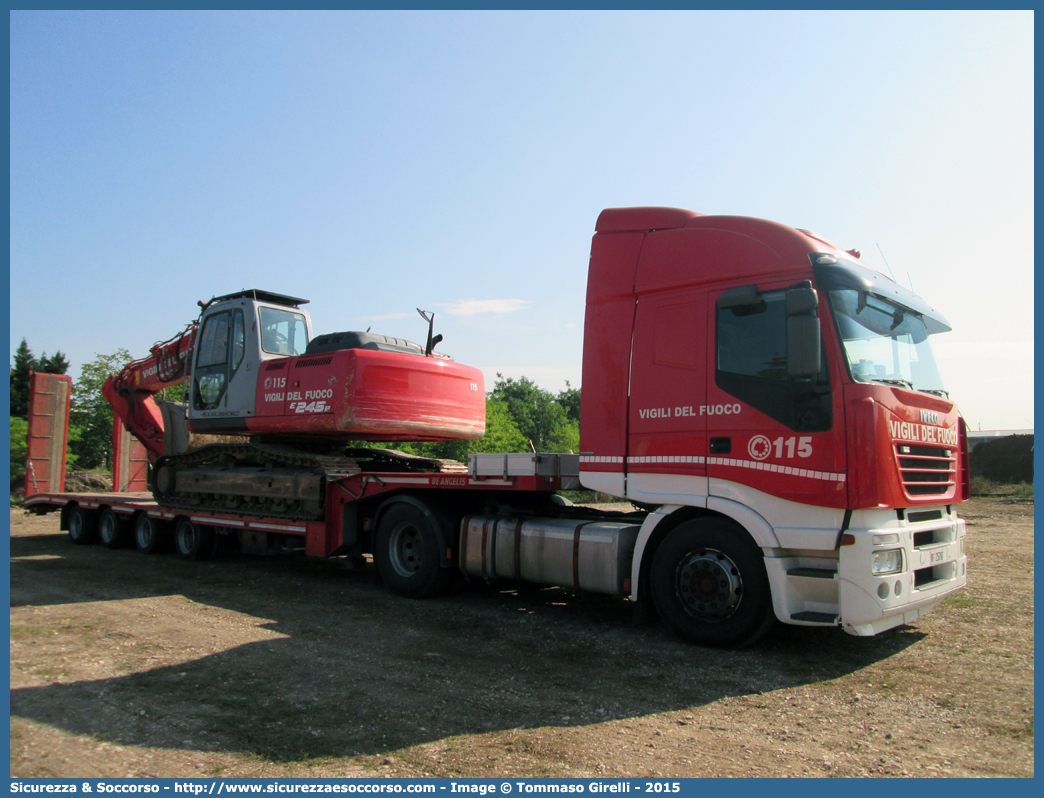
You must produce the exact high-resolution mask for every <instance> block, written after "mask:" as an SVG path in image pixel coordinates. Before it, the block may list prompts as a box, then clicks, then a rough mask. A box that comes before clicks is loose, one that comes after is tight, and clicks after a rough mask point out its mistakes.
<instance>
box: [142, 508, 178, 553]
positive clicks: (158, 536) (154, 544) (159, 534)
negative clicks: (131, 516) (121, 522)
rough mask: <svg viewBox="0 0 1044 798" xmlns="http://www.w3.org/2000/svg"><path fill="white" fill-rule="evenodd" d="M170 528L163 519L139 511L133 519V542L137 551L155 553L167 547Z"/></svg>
mask: <svg viewBox="0 0 1044 798" xmlns="http://www.w3.org/2000/svg"><path fill="white" fill-rule="evenodd" d="M169 537H170V528H169V526H168V524H167V523H166V522H165V521H162V520H160V519H159V518H152V517H151V516H150V515H149V514H148V513H141V514H140V515H138V517H137V519H135V521H134V543H135V545H136V546H137V547H138V551H141V552H144V553H145V554H156V553H157V552H160V551H165V550H166V549H167V548H168V545H167V544H168V541H169Z"/></svg>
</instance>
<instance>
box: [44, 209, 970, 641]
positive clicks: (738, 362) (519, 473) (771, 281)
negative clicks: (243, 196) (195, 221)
mask: <svg viewBox="0 0 1044 798" xmlns="http://www.w3.org/2000/svg"><path fill="white" fill-rule="evenodd" d="M304 302H305V300H301V299H296V298H293V297H286V296H282V295H278V294H271V293H265V292H257V291H248V292H241V293H239V294H230V295H227V296H225V297H219V298H217V299H215V300H211V302H209V303H206V304H204V303H201V305H203V310H202V312H201V315H200V319H199V321H198V322H197V323H196V324H194V325H190V327H189V329H187V330H186V332H185V333H183V334H182V335H181V336H178V337H177V338H175V339H172V340H171V341H169V342H167V343H165V344H162V345H159V346H157V347H154V348H153V351H152V353H151V354H150V356H149V357H148V358H146V359H145V360H143V361H139V362H137V363H134V364H131V365H130V366H129V367H128V368H127V369H126V370H125V371H124V372H123V373H122V374H121V375H116V376H115V377H114V378H112V380H110V383H109V384H107V386H106V391H105V392H106V396H107V397H109V399H110V402H112V404H113V407H114V408H115V410H116V414H117V416H118V418H119V419H122V421H123V422H124V423H126V424H127V427H128V428H129V429H130V431H131V432H132V433H133V434H134V435H135V436H136V437H137V438H138V439H139V440H141V441H142V442H143V443H145V445H146V448H147V449H148V451H149V459H150V461H151V464H152V466H151V469H150V474H151V477H150V480H151V481H150V486H151V488H152V493H153V495H152V496H149V495H147V494H143V493H136V494H126V493H123V494H117V493H113V494H105V493H99V494H69V493H62V492H60V491H59V492H47V491H45V492H38V493H35V494H33V495H29V497H28V498H27V500H26V506H27V507H28V508H29V509H30V510H33V511H37V512H46V511H49V510H55V509H60V510H61V514H62V515H61V523H62V528H63V529H67V530H68V531H69V534H70V537H71V538H72V540H73V541H74V542H77V543H87V542H91V541H93V540H94V539H95V538H96V537H100V538H101V540H102V542H103V543H105V544H106V545H109V546H120V545H128V544H130V542H131V541H132V540H133V541H134V542H135V543H136V545H137V546H138V547H139V548H141V549H142V550H144V551H147V552H151V551H157V550H161V549H162V548H163V547H164V544H165V543H166V542H167V541H168V540H170V541H171V542H172V544H173V546H174V547H175V548H176V550H177V551H178V553H179V554H181V555H182V556H184V557H189V558H201V557H205V556H208V555H209V554H210V553H211V552H213V551H214V548H215V541H216V540H217V539H219V538H220V539H224V540H226V541H229V542H231V543H232V544H234V545H236V546H238V547H239V548H240V549H241V550H243V551H245V552H256V553H272V552H276V551H286V550H303V551H304V552H305V553H306V554H309V555H315V556H338V555H350V556H359V555H362V554H372V556H373V559H374V562H375V564H376V566H377V569H378V571H379V573H380V574H381V576H382V578H383V579H384V581H385V582H386V583H387V584H388V585H389V586H390V587H391V588H392V589H393V590H396V591H397V592H400V593H403V594H405V595H408V596H414V597H423V596H429V595H433V594H435V593H437V592H439V591H440V590H442V589H443V588H444V587H445V586H446V585H447V584H448V583H449V581H450V579H451V577H452V575H453V573H454V572H455V571H460V572H463V574H465V575H466V576H468V577H471V578H478V579H484V580H487V581H491V582H492V581H498V580H506V581H515V582H528V583H534V584H539V585H557V586H564V587H567V588H573V589H576V590H580V591H587V592H593V593H605V594H611V595H622V596H628V597H629V598H630V599H632V600H633V601H636V602H638V604H639V606H640V607H641V608H643V609H644V608H649V609H650V610H655V612H656V613H657V614H658V615H659V616H660V617H661V618H662V619H663V621H664V622H665V623H666V624H668V625H669V626H670V627H671V628H672V629H674V630H675V631H676V632H677V633H678V634H679V635H680V636H681V637H683V638H684V639H686V640H688V641H690V642H693V643H696V644H700V645H719V646H739V645H745V644H749V643H751V642H753V641H754V640H756V639H757V638H758V637H759V636H760V635H761V634H763V633H764V632H765V631H766V630H767V629H768V628H769V626H770V625H771V624H772V623H773V622H774V621H776V620H779V621H782V622H784V623H790V624H798V625H806V626H825V627H830V626H837V625H840V626H841V627H843V628H844V629H845V631H847V632H849V633H851V634H855V635H873V634H877V633H879V632H882V631H884V630H886V629H890V628H892V627H895V626H898V625H900V624H903V623H907V622H910V621H912V620H914V619H915V618H917V617H919V616H920V615H921V614H923V613H924V612H926V611H927V610H928V609H930V608H931V607H933V606H935V605H936V604H938V603H939V602H940V601H941V600H942V599H944V598H945V597H947V596H949V595H951V594H952V593H953V592H955V591H957V590H959V589H960V588H961V587H963V586H964V585H965V583H966V580H967V574H966V570H967V559H966V556H965V525H964V522H963V521H962V520H960V519H959V518H958V517H957V513H956V505H957V504H959V503H960V502H962V501H965V500H967V498H968V496H969V471H968V452H967V433H966V428H965V426H964V423H963V420H962V419H961V417H960V415H959V413H958V411H957V406H956V404H955V403H954V402H953V401H951V399H950V398H949V395H948V394H947V392H946V391H945V389H944V388H943V383H942V380H941V378H940V375H939V372H938V369H937V367H936V364H935V360H934V358H933V355H932V350H931V346H930V344H929V340H928V339H929V336H930V335H932V334H935V333H940V332H945V331H947V330H949V329H950V327H949V325H948V323H947V322H946V320H945V319H944V317H943V316H942V315H941V314H940V313H938V312H937V311H936V310H934V309H933V308H932V307H931V306H929V305H928V304H927V303H925V302H924V300H922V299H921V298H920V297H918V296H916V295H915V294H913V293H912V292H910V291H907V290H906V289H904V288H902V287H900V286H899V285H897V284H896V283H895V282H894V281H893V280H890V279H888V278H887V277H885V276H884V275H882V274H879V273H878V272H876V271H873V270H871V269H868V268H866V267H865V266H863V265H862V264H861V263H860V262H859V254H858V253H857V252H855V251H844V250H842V249H840V248H839V247H837V246H836V245H834V244H832V243H830V242H829V241H827V240H826V239H823V238H821V237H819V236H817V235H815V234H814V233H811V232H808V231H805V230H799V229H795V228H792V227H787V226H785V225H782V224H777V223H774V222H769V221H765V220H762V219H753V218H744V217H735V216H708V215H702V214H699V213H694V212H692V211H686V210H681V209H675V208H654V207H649V208H617V209H608V210H605V211H603V212H602V214H601V215H600V216H599V218H598V222H597V224H596V231H595V235H594V239H593V242H592V247H591V258H590V265H589V272H588V287H587V309H586V317H585V327H584V354H583V379H582V400H581V421H580V448H581V451H580V453H579V454H576V455H561V454H538V453H533V454H513V453H505V454H477V455H471V456H470V458H469V461H468V464H467V466H466V467H465V466H464V465H463V464H458V463H452V462H446V461H438V460H429V459H424V458H416V457H410V456H406V455H402V454H401V453H396V452H393V451H388V450H368V449H359V448H356V449H345V448H344V446H345V441H349V440H371V441H375V440H376V441H389V440H441V439H447V438H464V439H474V438H476V437H479V436H481V434H482V431H483V426H484V416H483V415H482V414H483V412H484V401H483V400H484V395H485V391H484V385H483V381H482V374H481V372H479V371H478V370H476V369H471V368H469V367H467V366H463V365H461V364H457V363H455V362H454V361H452V360H451V359H450V358H448V357H447V356H445V355H440V354H438V353H435V352H434V346H435V345H436V344H437V343H438V341H439V340H440V338H441V337H440V336H435V337H434V338H433V336H432V331H431V327H430V326H429V331H428V342H427V345H426V346H420V345H416V344H412V343H410V342H408V341H403V340H401V339H393V338H387V337H385V336H376V335H372V334H368V333H334V334H331V335H324V336H317V337H313V335H312V330H311V321H310V319H309V318H308V315H307V313H306V312H305V311H304V310H303V309H302V308H301V305H302V304H304ZM426 318H427V317H426ZM429 325H430V319H429ZM41 376H42V375H41ZM182 380H185V381H187V385H188V387H189V390H188V391H187V392H186V396H187V402H186V406H181V405H174V406H171V405H169V404H163V403H160V404H158V405H157V404H156V403H154V402H153V400H152V396H153V395H154V394H155V393H156V392H157V391H158V390H159V389H160V388H161V387H163V386H165V385H168V384H173V383H174V382H180V381H182ZM52 410H53V408H52ZM52 415H53V416H55V417H60V416H61V413H57V414H55V413H52ZM31 422H32V419H31ZM185 432H209V433H220V434H240V435H244V436H249V441H246V440H244V441H243V442H242V443H233V444H222V445H216V446H215V445H211V446H206V447H203V448H200V449H194V450H191V449H187V448H186V446H185V445H184V443H183V441H184V439H185V437H186V436H185V434H184V433H185ZM31 435H32V423H31ZM178 441H182V443H178ZM30 444H31V448H32V440H31V441H30ZM52 449H53V447H52ZM30 456H31V457H32V452H31V453H30ZM51 484H57V483H54V482H52V483H51ZM576 488H586V489H590V490H595V491H599V492H602V493H607V494H611V495H613V496H616V497H620V498H621V499H623V500H626V501H630V502H632V503H634V505H635V506H636V508H640V509H636V511H635V512H632V513H615V514H613V513H604V512H598V511H596V510H592V509H586V508H581V507H573V506H569V503H568V502H567V501H563V500H562V499H561V498H559V497H558V496H557V494H556V492H557V491H561V490H570V489H576ZM31 492H32V491H30V490H28V484H27V495H28V494H29V493H31Z"/></svg>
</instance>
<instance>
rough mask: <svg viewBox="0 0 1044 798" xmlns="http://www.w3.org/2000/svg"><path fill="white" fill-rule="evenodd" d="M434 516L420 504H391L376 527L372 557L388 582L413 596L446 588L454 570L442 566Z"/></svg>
mask: <svg viewBox="0 0 1044 798" xmlns="http://www.w3.org/2000/svg"><path fill="white" fill-rule="evenodd" d="M433 523H434V522H433V521H432V519H431V518H430V517H429V516H428V515H427V514H426V513H425V512H424V511H423V510H421V509H420V508H419V507H415V506H413V505H411V504H398V505H395V506H394V507H391V508H390V509H389V510H388V511H387V512H386V513H385V514H384V515H383V516H382V517H381V520H380V523H379V524H378V527H377V538H376V541H375V542H374V551H373V556H374V560H375V561H376V563H377V570H378V571H379V572H380V574H381V578H382V579H383V580H384V582H385V584H387V585H388V587H390V588H391V589H392V590H393V591H395V592H396V593H399V594H401V595H403V596H409V597H411V598H427V597H429V596H434V595H437V594H438V593H441V592H442V591H443V590H445V589H446V586H447V585H448V584H449V583H450V580H451V579H452V578H453V572H452V571H450V570H449V569H447V568H441V567H439V539H438V535H437V534H436V532H435V529H434V526H433Z"/></svg>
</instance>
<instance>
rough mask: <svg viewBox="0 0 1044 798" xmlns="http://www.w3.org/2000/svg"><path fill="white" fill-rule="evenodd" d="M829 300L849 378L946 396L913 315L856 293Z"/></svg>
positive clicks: (921, 323) (836, 295)
mask: <svg viewBox="0 0 1044 798" xmlns="http://www.w3.org/2000/svg"><path fill="white" fill-rule="evenodd" d="M829 297H830V307H831V309H832V310H833V312H834V318H835V319H836V320H837V328H838V331H839V332H840V334H841V342H842V344H843V345H844V349H845V357H846V359H847V360H848V370H849V373H850V374H851V375H852V379H853V380H856V381H857V382H880V383H885V384H888V385H901V386H904V387H907V388H913V389H914V390H918V391H925V392H927V393H935V394H942V395H947V394H946V391H945V389H944V388H943V382H942V377H941V376H939V369H938V367H937V366H936V365H935V356H934V355H933V354H932V347H931V344H929V342H928V329H927V327H926V326H925V322H924V318H923V317H922V316H921V315H920V314H919V313H916V312H914V311H912V310H910V309H909V308H905V307H903V306H902V305H898V304H895V303H892V302H889V301H888V300H886V299H883V298H881V297H879V296H876V295H874V294H870V293H867V292H865V291H859V290H856V289H848V288H846V289H839V290H833V291H830V292H829Z"/></svg>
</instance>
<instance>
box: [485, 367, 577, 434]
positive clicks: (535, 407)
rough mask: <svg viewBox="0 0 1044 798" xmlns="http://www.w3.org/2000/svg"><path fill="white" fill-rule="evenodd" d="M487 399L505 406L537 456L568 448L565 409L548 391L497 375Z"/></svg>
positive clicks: (569, 428)
mask: <svg viewBox="0 0 1044 798" xmlns="http://www.w3.org/2000/svg"><path fill="white" fill-rule="evenodd" d="M490 397H491V398H493V399H496V400H497V401H501V402H504V403H505V404H506V405H507V406H508V410H509V411H510V412H511V416H512V418H514V420H515V424H516V425H518V430H519V432H521V433H522V435H523V437H525V438H526V439H527V440H531V441H533V445H534V446H535V447H536V450H537V451H538V452H562V451H567V450H568V449H569V448H570V444H571V443H572V440H573V437H574V436H573V434H572V428H571V422H570V420H569V417H568V414H567V412H566V409H565V408H564V407H563V406H562V405H561V404H559V402H558V401H557V400H556V399H555V396H554V394H552V393H551V392H550V391H548V390H545V389H543V388H541V387H539V386H538V385H537V384H536V383H534V382H533V381H532V380H530V379H528V378H527V377H520V378H519V379H517V380H515V379H511V378H508V379H505V378H504V377H503V375H501V374H497V381H496V383H494V385H493V391H492V392H491V393H490ZM574 445H575V444H574ZM573 450H574V451H575V448H574V449H573Z"/></svg>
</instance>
